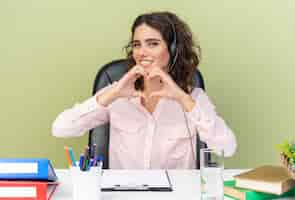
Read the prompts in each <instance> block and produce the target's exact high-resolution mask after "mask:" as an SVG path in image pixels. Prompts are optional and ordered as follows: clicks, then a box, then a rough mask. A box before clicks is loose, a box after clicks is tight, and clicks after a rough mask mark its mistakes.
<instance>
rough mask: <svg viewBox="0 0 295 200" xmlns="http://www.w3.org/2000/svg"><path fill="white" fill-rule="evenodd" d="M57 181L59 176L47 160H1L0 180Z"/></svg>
mask: <svg viewBox="0 0 295 200" xmlns="http://www.w3.org/2000/svg"><path fill="white" fill-rule="evenodd" d="M28 179H29V180H46V181H56V180H57V176H56V174H55V172H54V169H53V167H52V165H51V163H50V161H49V160H48V159H46V158H7V159H4V158H0V180H28Z"/></svg>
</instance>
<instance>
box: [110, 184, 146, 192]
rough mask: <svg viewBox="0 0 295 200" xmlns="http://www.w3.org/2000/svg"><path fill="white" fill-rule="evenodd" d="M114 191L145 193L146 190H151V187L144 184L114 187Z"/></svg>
mask: <svg viewBox="0 0 295 200" xmlns="http://www.w3.org/2000/svg"><path fill="white" fill-rule="evenodd" d="M112 189H113V190H119V191H123V190H126V191H128V190H139V191H144V190H149V186H148V185H147V184H142V185H114V187H113V188H112Z"/></svg>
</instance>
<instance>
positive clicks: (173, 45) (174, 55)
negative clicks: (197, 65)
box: [167, 18, 199, 166]
mask: <svg viewBox="0 0 295 200" xmlns="http://www.w3.org/2000/svg"><path fill="white" fill-rule="evenodd" d="M167 21H168V23H169V24H170V26H171V29H172V33H173V38H172V42H171V44H170V45H169V53H170V57H171V59H170V63H169V65H168V72H169V73H174V69H175V64H176V61H177V58H178V49H177V35H176V29H175V26H174V24H173V23H172V21H171V20H170V19H169V18H167ZM182 112H183V117H184V120H185V126H186V130H187V134H188V136H189V138H190V148H191V151H192V154H193V159H194V162H195V164H196V166H198V164H197V162H199V161H198V160H197V158H196V157H197V154H196V152H195V151H194V147H193V146H194V145H193V139H194V137H192V136H193V134H192V133H191V130H190V128H189V122H188V119H187V116H186V113H185V110H184V109H183V108H182ZM196 131H197V130H196ZM197 134H198V133H197Z"/></svg>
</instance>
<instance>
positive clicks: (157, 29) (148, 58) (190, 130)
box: [52, 12, 237, 169]
mask: <svg viewBox="0 0 295 200" xmlns="http://www.w3.org/2000/svg"><path fill="white" fill-rule="evenodd" d="M131 32H132V34H131V41H130V44H129V45H128V47H127V48H126V50H127V59H128V61H129V71H128V72H127V73H126V74H125V75H124V76H123V77H122V78H121V79H120V80H119V81H118V82H116V83H114V84H112V85H110V86H108V87H106V88H103V89H101V90H99V91H98V92H97V93H96V94H95V95H94V96H93V97H91V98H90V99H88V100H86V101H85V102H83V103H81V104H78V105H76V106H75V107H73V108H71V109H67V110H65V111H64V112H62V113H61V114H60V115H59V116H58V117H57V118H56V120H55V121H54V123H53V126H52V132H53V135H55V136H58V137H70V136H80V135H82V134H83V133H84V132H86V131H87V130H90V129H92V128H94V127H96V126H98V125H101V124H104V123H107V122H110V145H109V147H110V149H109V155H110V156H109V165H110V168H120V169H159V168H165V169H167V168H174V169H175V168H182V169H190V168H195V167H196V157H195V155H196V153H195V152H196V149H195V147H196V144H195V141H196V139H195V138H196V134H199V136H200V139H201V140H202V141H204V142H206V143H207V145H208V147H209V148H215V149H219V150H223V151H224V155H225V156H231V155H233V154H234V152H235V150H236V146H237V144H236V138H235V136H234V134H233V133H232V131H231V129H230V128H229V127H228V126H227V125H226V123H225V121H224V120H223V119H222V118H221V117H220V116H218V115H217V113H216V111H215V106H214V105H213V104H212V102H211V101H210V99H209V98H208V96H207V95H206V94H205V92H204V91H203V90H202V89H200V88H193V79H192V75H193V73H194V72H195V71H196V68H197V66H198V64H199V55H198V54H197V52H199V47H195V46H194V42H193V38H192V33H191V31H190V29H189V27H188V26H187V25H186V24H185V23H184V22H183V21H181V20H180V19H179V18H178V17H177V16H176V15H175V14H173V13H170V12H154V13H147V14H143V15H140V16H138V17H137V18H136V19H135V21H134V24H133V26H132V28H131ZM138 86H139V87H140V88H141V90H136V89H137V88H138Z"/></svg>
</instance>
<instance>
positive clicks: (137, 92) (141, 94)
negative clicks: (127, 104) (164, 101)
mask: <svg viewBox="0 0 295 200" xmlns="http://www.w3.org/2000/svg"><path fill="white" fill-rule="evenodd" d="M132 96H133V97H142V98H144V99H147V97H146V95H145V94H144V93H143V92H141V91H135V92H133V94H132Z"/></svg>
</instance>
